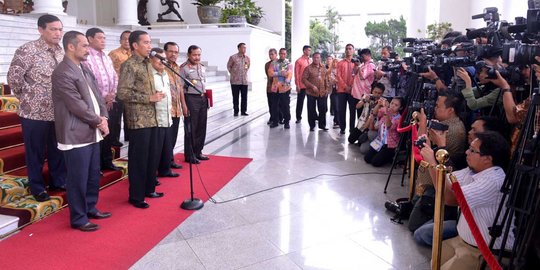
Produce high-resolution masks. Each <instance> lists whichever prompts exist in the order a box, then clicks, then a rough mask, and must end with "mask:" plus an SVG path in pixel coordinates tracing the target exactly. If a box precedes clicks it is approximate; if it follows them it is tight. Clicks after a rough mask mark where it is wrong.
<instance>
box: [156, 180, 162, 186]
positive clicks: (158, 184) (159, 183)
mask: <svg viewBox="0 0 540 270" xmlns="http://www.w3.org/2000/svg"><path fill="white" fill-rule="evenodd" d="M160 185H161V182H159V180H157V179H156V187H157V186H160Z"/></svg>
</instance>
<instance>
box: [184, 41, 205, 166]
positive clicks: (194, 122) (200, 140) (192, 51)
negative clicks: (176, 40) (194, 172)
mask: <svg viewBox="0 0 540 270" xmlns="http://www.w3.org/2000/svg"><path fill="white" fill-rule="evenodd" d="M187 56H188V59H187V61H186V62H184V63H183V64H182V65H181V66H180V75H182V77H183V78H185V79H186V80H187V81H189V82H191V85H189V84H188V83H186V84H185V85H184V90H185V100H186V103H187V109H188V116H187V117H185V118H184V131H185V132H184V156H185V160H186V162H190V163H193V164H198V163H200V161H201V160H208V159H209V158H208V157H207V156H205V155H203V154H202V149H203V147H204V141H205V139H206V120H207V116H208V100H207V98H206V95H205V92H206V91H205V87H204V84H205V82H206V76H205V73H206V69H205V67H204V66H203V65H202V64H201V48H199V47H198V46H197V45H191V46H189V48H188V53H187ZM189 128H191V132H189ZM190 133H191V138H190ZM192 149H193V151H191V150H192Z"/></svg>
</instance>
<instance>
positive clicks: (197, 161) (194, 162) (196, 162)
mask: <svg viewBox="0 0 540 270" xmlns="http://www.w3.org/2000/svg"><path fill="white" fill-rule="evenodd" d="M186 162H187V163H191V164H199V163H201V161H199V160H198V159H196V158H194V157H193V158H188V159H186Z"/></svg>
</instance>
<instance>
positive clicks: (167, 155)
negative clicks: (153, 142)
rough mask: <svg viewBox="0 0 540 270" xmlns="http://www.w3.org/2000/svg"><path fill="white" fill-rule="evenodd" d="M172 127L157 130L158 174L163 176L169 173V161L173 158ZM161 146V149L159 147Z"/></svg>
mask: <svg viewBox="0 0 540 270" xmlns="http://www.w3.org/2000/svg"><path fill="white" fill-rule="evenodd" d="M172 133H173V131H172V127H158V128H157V145H158V153H159V154H158V159H159V165H158V173H159V174H160V175H165V174H168V173H170V172H171V160H172V158H173V143H172V136H173V134H172ZM160 145H161V147H159V146H160Z"/></svg>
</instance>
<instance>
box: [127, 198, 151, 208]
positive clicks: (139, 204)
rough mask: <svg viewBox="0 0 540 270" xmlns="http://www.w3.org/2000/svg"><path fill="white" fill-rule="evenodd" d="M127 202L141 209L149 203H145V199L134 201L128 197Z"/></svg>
mask: <svg viewBox="0 0 540 270" xmlns="http://www.w3.org/2000/svg"><path fill="white" fill-rule="evenodd" d="M129 203H130V204H131V205H133V206H135V207H137V208H141V209H146V208H148V207H150V205H149V204H147V203H146V202H145V201H141V202H139V201H134V200H132V199H129Z"/></svg>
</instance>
